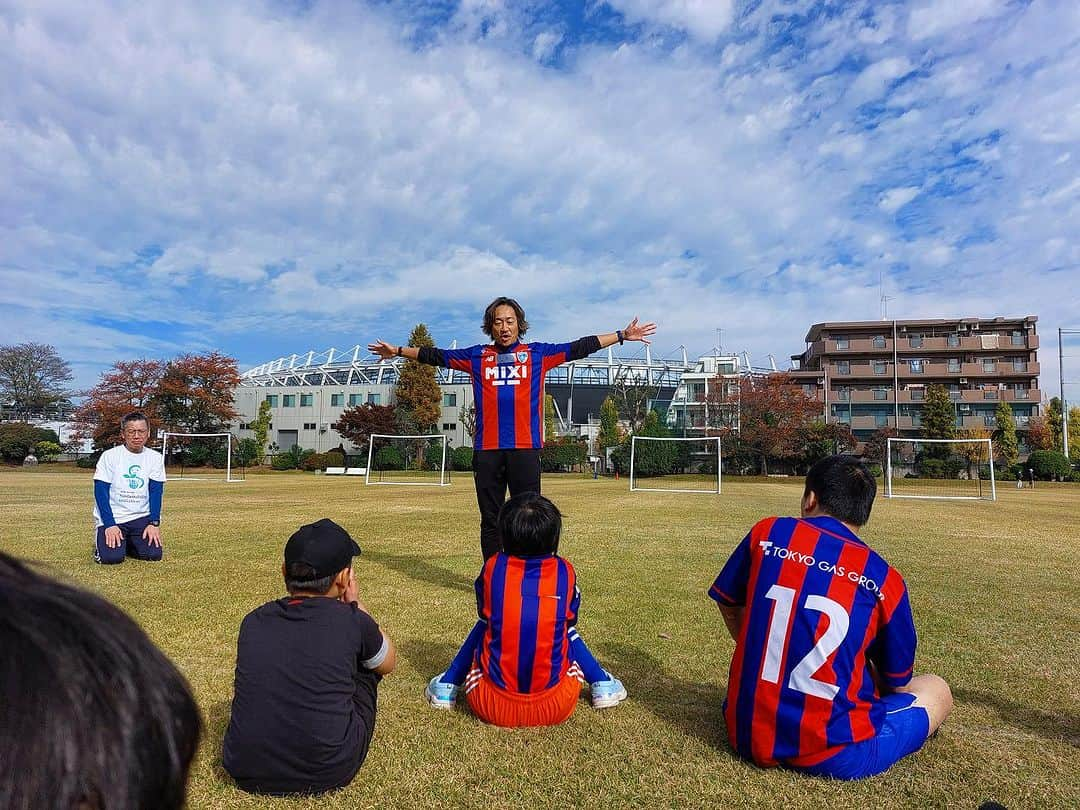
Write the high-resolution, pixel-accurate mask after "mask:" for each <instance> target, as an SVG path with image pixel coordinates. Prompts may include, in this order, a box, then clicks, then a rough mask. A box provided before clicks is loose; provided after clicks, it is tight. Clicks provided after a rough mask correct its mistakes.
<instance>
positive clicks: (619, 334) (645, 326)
mask: <svg viewBox="0 0 1080 810" xmlns="http://www.w3.org/2000/svg"><path fill="white" fill-rule="evenodd" d="M654 332H656V324H655V323H652V322H651V321H650V322H649V323H638V319H637V318H634V320H632V321H630V323H629V324H627V325H626V327H625V328H623V329H619V330H618V331H615V332H608V333H607V334H606V335H597V336H596V339H597V340H599V341H600V348H601V349H606V348H607V347H608V346H613V345H614V344H616V343H622V342H623V341H626V340H640V341H641V342H642V343H644V344H646V345H648V344H649V337H650V336H651V335H652V334H653V333H654Z"/></svg>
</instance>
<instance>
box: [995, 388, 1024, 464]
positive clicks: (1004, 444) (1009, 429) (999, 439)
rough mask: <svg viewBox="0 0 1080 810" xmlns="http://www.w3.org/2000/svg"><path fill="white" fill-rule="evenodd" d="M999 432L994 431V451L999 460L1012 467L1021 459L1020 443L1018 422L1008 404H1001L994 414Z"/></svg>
mask: <svg viewBox="0 0 1080 810" xmlns="http://www.w3.org/2000/svg"><path fill="white" fill-rule="evenodd" d="M994 416H995V418H996V419H997V430H995V431H994V450H995V451H996V452H997V457H998V460H999V461H1001V463H1002V464H1004V465H1005V466H1006V467H1011V466H1012V465H1013V464H1015V463H1016V460H1017V459H1018V458H1020V443H1019V442H1018V441H1017V439H1016V421H1015V420H1014V419H1013V412H1012V408H1010V407H1009V403H1008V402H1004V401H1002V402H999V403H998V406H997V410H996V411H995V412H994Z"/></svg>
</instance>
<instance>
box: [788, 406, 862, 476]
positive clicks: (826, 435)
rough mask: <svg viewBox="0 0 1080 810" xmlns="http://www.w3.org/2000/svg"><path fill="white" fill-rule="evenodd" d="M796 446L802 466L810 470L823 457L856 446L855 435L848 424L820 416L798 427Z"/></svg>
mask: <svg viewBox="0 0 1080 810" xmlns="http://www.w3.org/2000/svg"><path fill="white" fill-rule="evenodd" d="M796 446H797V450H798V455H799V461H800V462H801V466H803V467H804V468H805V469H807V470H808V469H810V467H812V466H813V465H814V463H815V462H818V461H820V460H821V459H823V458H828V457H829V456H831V455H835V454H836V453H841V452H843V451H845V450H851V449H852V448H854V447H855V437H854V436H853V435H852V433H851V428H850V427H848V426H847V425H844V424H841V423H839V422H832V423H829V424H826V422H825V420H824V419H820V418H819V419H815V420H814V421H812V422H807V423H805V424H803V425H801V426H800V427H799V428H798V434H797V437H796Z"/></svg>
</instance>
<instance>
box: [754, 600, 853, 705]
mask: <svg viewBox="0 0 1080 810" xmlns="http://www.w3.org/2000/svg"><path fill="white" fill-rule="evenodd" d="M765 598H766V599H771V600H772V601H773V602H775V603H776V604H775V606H774V607H773V612H772V619H771V620H770V622H769V638H768V641H767V643H766V647H765V664H764V666H763V667H762V668H761V679H762V680H763V681H767V682H768V683H779V682H780V661H781V660H782V658H783V656H784V649H785V648H786V647H787V641H788V625H789V624H790V623H791V611H792V608H793V607H794V606H795V589H794V588H786V587H784V586H783V585H773V586H772V587H771V588H769V590H768V592H767V593H766V594H765ZM805 609H806V610H813V611H816V612H818V613H824V614H825V615H826V616H827V617H828V618H829V625H828V627H826V628H825V632H824V633H823V634H822V636H821V638H820V639H818V642H817V644H815V645H814V647H813V649H812V650H810V652H808V653H807V654H806V655H805V656H803V659H802V660H801V661H799V663H798V664H796V665H795V668H794V669H793V670H792V671H791V677H790V678H788V684H787V685H788V687H790V688H791V689H794V690H796V691H798V692H802V693H803V694H806V695H813V696H814V697H819V698H823V699H825V700H832V699H833V698H835V697H836V694H837V693H838V692H839V691H840V687H839V686H837V685H836V684H832V683H828V682H827V681H822V680H818V679H817V678H815V677H814V673H816V672H817V671H818V670H819V669H821V667H822V666H824V665H825V662H826V661H827V660H828V658H829V656H830V655H832V654H833V653H834V652H836V650H837V648H838V647H839V646H840V645H841V644H842V643H843V642H844V637H845V636H846V635H847V631H848V625H849V624H850V619H849V617H848V614H847V611H846V610H844V608H843V606H842V605H841V604H840V603H839V602H836V601H834V600H832V599H829V597H827V596H821V595H819V594H816V593H815V594H810V595H809V596H807V597H806V608H805Z"/></svg>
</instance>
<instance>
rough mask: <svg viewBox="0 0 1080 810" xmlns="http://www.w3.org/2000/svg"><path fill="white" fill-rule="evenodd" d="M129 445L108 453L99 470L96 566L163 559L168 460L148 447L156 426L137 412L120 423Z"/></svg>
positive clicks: (96, 481)
mask: <svg viewBox="0 0 1080 810" xmlns="http://www.w3.org/2000/svg"><path fill="white" fill-rule="evenodd" d="M120 434H121V435H122V436H123V439H124V443H123V444H122V445H119V446H117V447H113V448H111V449H109V450H106V451H105V452H104V453H102V454H101V458H99V459H98V463H97V469H96V470H94V520H95V522H96V523H97V535H96V537H95V541H94V561H95V562H99V563H102V564H104V565H113V564H116V563H122V562H123V561H124V558H125V557H134V558H135V559H137V560H146V561H149V562H156V561H158V560H160V559H161V529H160V528H159V527H160V526H161V499H162V497H163V495H164V492H165V461H164V459H162V457H161V453H159V452H158V451H157V450H151V449H150V448H149V447H147V446H146V440H147V439H148V438H149V436H150V425H149V423H148V422H147V419H146V416H145V415H143V414H142V413H139V412H138V411H133V412H132V413H129V414H128V415H127V416H125V417H124V418H123V419H121V420H120Z"/></svg>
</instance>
